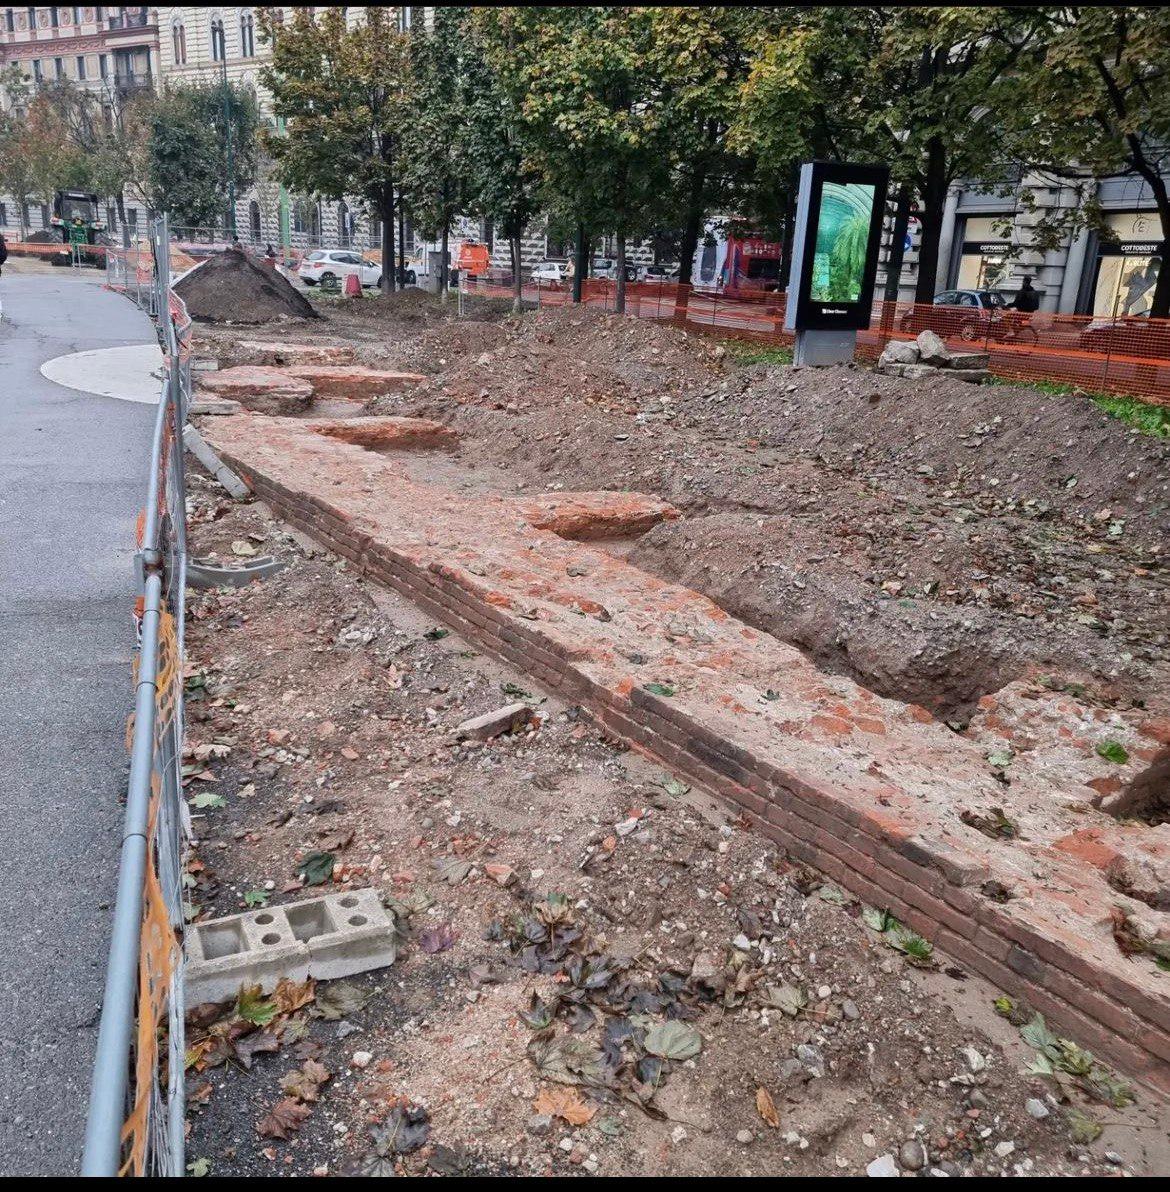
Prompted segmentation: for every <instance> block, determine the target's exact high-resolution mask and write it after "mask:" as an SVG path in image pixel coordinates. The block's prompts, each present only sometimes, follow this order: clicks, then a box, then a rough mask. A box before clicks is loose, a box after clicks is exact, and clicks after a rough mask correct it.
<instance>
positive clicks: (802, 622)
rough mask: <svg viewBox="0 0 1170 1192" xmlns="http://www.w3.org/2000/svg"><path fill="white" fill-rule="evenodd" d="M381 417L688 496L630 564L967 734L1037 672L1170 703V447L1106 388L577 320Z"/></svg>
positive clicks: (524, 473)
mask: <svg viewBox="0 0 1170 1192" xmlns="http://www.w3.org/2000/svg"><path fill="white" fill-rule="evenodd" d="M405 347H406V345H403V348H404V350H405ZM458 347H459V345H458V344H457V343H456V342H455V340H454V339H450V340H448V341H447V350H448V351H450V352H451V353H452V354H453V353H454V352H455V351H457V350H458ZM379 408H380V409H381V411H382V412H398V413H418V414H422V415H424V416H429V417H438V418H440V419H444V420H446V421H448V422H450V423H451V424H452V425H454V426H455V427H456V428H457V429H458V430H459V431H460V432H461V434H462V435H463V447H462V458H463V460H464V462H465V463H467V464H470V465H471V466H472V467H477V466H478V467H488V466H490V467H493V468H505V469H507V470H508V471H509V472H510V473H511V474H512V475H514V476H515V477H516V478H518V479H520V480H523V481H524V482H526V483H528V484H530V485H539V486H541V487H544V488H555V487H564V488H567V489H574V488H585V489H596V488H614V489H632V490H635V491H642V492H647V493H650V494H654V495H657V496H660V497H663V498H665V499H666V500H669V501H670V502H671V503H672V504H674V505H676V506H678V507H679V508H680V509H682V510H683V512H684V514H685V517H684V519H683V520H681V521H676V522H670V523H667V524H664V525H661V526H658V527H656V528H655V529H654V530H653V531H652V532H651V533H649V534H647V535H646V536H645V537H644V538H642V539H641V540H640V541H639V542H638V543H637V544H636V545H635V546H634V548H633V552H632V555H631V561H633V562H635V563H637V564H638V565H639V566H642V567H644V568H646V569H647V570H650V571H653V572H655V573H656V574H659V575H661V576H663V577H664V578H667V579H671V580H676V581H679V582H682V583H684V584H686V585H688V586H689V587H692V588H695V589H696V590H699V591H702V592H704V593H705V594H707V595H709V596H711V597H712V598H713V599H714V600H716V601H717V602H718V603H719V604H720V605H722V606H723V607H724V608H726V609H727V610H728V611H729V612H731V613H733V614H734V615H736V616H738V617H740V618H741V619H743V620H745V621H748V622H750V623H751V624H754V625H756V626H758V627H759V628H762V629H766V630H768V631H769V632H771V633H773V634H774V635H776V636H777V637H780V638H782V639H783V640H785V641H788V642H791V643H792V644H794V645H796V646H798V647H800V648H802V649H804V650H806V651H807V652H808V653H809V655H810V656H811V657H812V658H813V660H814V661H816V662H817V663H818V665H821V666H823V667H825V668H826V669H829V670H833V671H838V672H842V673H846V674H848V675H850V676H851V677H852V678H854V679H856V680H857V681H858V682H860V683H862V684H863V685H864V686H866V687H869V688H870V689H871V690H874V691H876V692H878V693H879V694H881V695H886V696H890V697H893V698H896V699H900V700H903V701H908V702H914V703H920V704H922V705H923V706H925V707H927V708H929V709H931V710H932V711H934V712H936V713H937V714H938V715H940V716H942V717H944V718H946V719H954V720H957V721H961V720H964V719H965V718H966V715H967V714H968V713H969V711H970V708H971V705H972V704H973V703H974V702H975V701H977V700H978V699H979V698H980V697H981V696H982V695H984V694H986V693H988V692H991V691H995V690H997V689H999V688H1000V687H1002V686H1003V685H1005V684H1006V683H1008V682H1010V681H1012V680H1013V679H1016V678H1021V677H1025V676H1029V675H1033V674H1036V673H1037V672H1038V671H1043V672H1045V673H1056V674H1059V675H1063V676H1067V677H1068V679H1069V680H1070V681H1073V682H1082V681H1084V680H1085V679H1086V678H1088V679H1089V680H1091V681H1092V682H1094V683H1095V684H1097V685H1104V686H1105V687H1107V688H1108V689H1109V690H1110V691H1111V692H1113V693H1114V694H1115V695H1117V696H1118V697H1125V696H1127V695H1129V696H1139V695H1140V696H1141V697H1142V698H1146V697H1152V698H1156V697H1159V696H1166V695H1170V692H1167V688H1168V687H1170V679H1168V677H1167V668H1166V665H1165V664H1166V662H1167V659H1168V658H1170V608H1168V603H1170V602H1167V600H1166V589H1167V584H1168V582H1170V577H1168V575H1167V570H1166V566H1165V559H1164V552H1165V543H1166V541H1167V522H1168V513H1170V450H1168V449H1167V445H1166V444H1165V443H1164V442H1161V441H1159V440H1156V439H1153V438H1151V437H1148V436H1143V435H1141V434H1139V433H1137V432H1136V431H1133V430H1131V429H1130V428H1129V427H1127V426H1126V425H1125V424H1123V423H1122V422H1120V421H1118V420H1116V419H1114V418H1111V417H1110V416H1108V415H1106V414H1105V413H1103V412H1102V411H1101V410H1099V409H1098V408H1097V407H1096V406H1095V405H1094V404H1093V403H1092V402H1091V401H1090V400H1089V399H1088V398H1087V397H1082V396H1077V395H1064V396H1057V395H1052V394H1048V393H1043V392H1040V391H1037V390H1031V389H1027V388H1021V387H1014V386H1003V385H988V386H984V387H975V386H971V385H968V384H965V383H963V382H960V381H956V380H954V379H951V378H945V377H939V378H936V379H931V380H929V381H907V380H904V379H902V378H897V377H886V376H879V375H875V374H874V373H872V372H870V371H869V370H868V369H864V368H859V367H842V368H837V369H817V370H811V369H795V368H791V367H763V366H758V365H756V366H750V367H742V368H737V367H735V366H734V364H733V363H732V362H731V361H730V359H729V357H728V355H727V353H726V351H725V350H724V349H723V348H722V347H718V346H715V345H713V344H712V343H711V341H709V340H705V339H702V338H700V337H696V336H693V335H688V334H687V333H685V332H683V331H680V330H678V329H676V328H673V327H666V326H660V325H656V324H653V323H649V322H644V321H639V320H634V319H625V318H620V317H617V316H610V315H604V314H598V313H595V312H589V311H578V310H570V309H565V310H557V311H547V312H542V313H540V314H538V315H535V316H528V317H525V318H524V319H522V320H519V321H516V322H513V323H510V324H509V325H508V327H507V329H506V331H505V332H504V333H503V339H502V342H501V343H500V344H499V346H497V347H496V348H494V349H492V350H490V351H485V352H480V353H479V354H477V355H473V354H472V353H471V352H470V351H469V352H468V353H467V354H466V355H464V356H463V357H462V358H460V359H457V360H454V361H453V362H452V364H451V365H450V366H449V367H447V368H446V369H444V370H443V371H442V372H440V373H439V374H437V375H435V376H434V377H433V378H432V379H431V380H430V381H429V382H428V383H427V384H425V385H422V386H419V387H418V389H417V390H415V391H414V393H412V394H407V395H405V396H399V397H396V398H394V399H390V400H389V401H388V402H384V403H381V404H380V406H379Z"/></svg>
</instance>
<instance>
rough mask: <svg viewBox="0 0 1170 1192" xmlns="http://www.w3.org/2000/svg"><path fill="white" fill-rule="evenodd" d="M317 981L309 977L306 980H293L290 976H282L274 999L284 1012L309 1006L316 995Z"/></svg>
mask: <svg viewBox="0 0 1170 1192" xmlns="http://www.w3.org/2000/svg"><path fill="white" fill-rule="evenodd" d="M316 989H317V982H316V981H314V980H313V978H312V977H309V978H308V980H306V981H293V980H290V979H289V978H288V977H281V979H280V980H279V981H278V982H277V984H276V990H275V992H274V993H273V995H272V1000H273V1001H274V1002H275V1003H276V1005H277V1008H278V1009H279V1010H280V1012H281V1013H282V1014H291V1013H293V1011H294V1010H299V1009H301V1007H302V1006H307V1005H308V1004H309V1003H310V1002H311V1001H312V1000H313V999H314V998H315V997H316Z"/></svg>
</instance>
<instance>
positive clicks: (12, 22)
mask: <svg viewBox="0 0 1170 1192" xmlns="http://www.w3.org/2000/svg"><path fill="white" fill-rule="evenodd" d="M4 25H5V28H6V29H7V30H8V32H9V33H15V32H16V17H15V16H14V15H13V12H12V9H11V8H6V9H5V10H4Z"/></svg>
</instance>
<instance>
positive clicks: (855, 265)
mask: <svg viewBox="0 0 1170 1192" xmlns="http://www.w3.org/2000/svg"><path fill="white" fill-rule="evenodd" d="M874 193H875V188H874V187H873V186H871V185H869V184H868V183H864V182H827V181H826V182H825V183H824V186H823V189H822V191H821V209H820V214H819V216H818V219H817V235H816V248H815V249H814V251H813V261H812V276H811V277H810V278H809V297H810V298H811V299H812V301H813V302H857V301H859V299H860V298H861V291H862V287H863V284H864V281H865V270H866V263H867V259H868V254H869V233H870V224H871V222H872V220H873V205H874Z"/></svg>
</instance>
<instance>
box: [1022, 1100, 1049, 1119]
mask: <svg viewBox="0 0 1170 1192" xmlns="http://www.w3.org/2000/svg"><path fill="white" fill-rule="evenodd" d="M1024 1109H1025V1110H1027V1113H1028V1116H1029V1117H1033V1118H1035V1119H1036V1120H1037V1121H1038V1122H1042V1121H1043V1120H1044V1119H1045V1118H1046V1117H1047V1116H1048V1106H1047V1105H1045V1104H1044V1102H1043V1101H1041V1100H1040V1098H1039V1097H1029V1098H1028V1099H1027V1101H1025V1102H1024Z"/></svg>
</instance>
